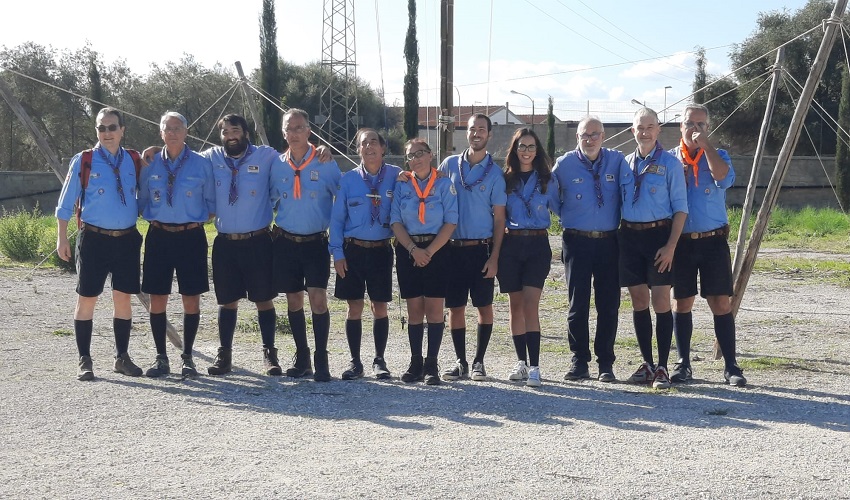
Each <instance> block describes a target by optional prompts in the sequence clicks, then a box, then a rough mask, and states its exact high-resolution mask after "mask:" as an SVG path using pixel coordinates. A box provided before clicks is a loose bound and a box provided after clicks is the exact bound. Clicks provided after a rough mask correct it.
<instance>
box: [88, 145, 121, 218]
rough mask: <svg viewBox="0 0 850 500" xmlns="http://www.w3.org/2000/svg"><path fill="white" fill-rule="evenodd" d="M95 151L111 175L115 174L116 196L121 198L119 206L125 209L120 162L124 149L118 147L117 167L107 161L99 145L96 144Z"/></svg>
mask: <svg viewBox="0 0 850 500" xmlns="http://www.w3.org/2000/svg"><path fill="white" fill-rule="evenodd" d="M95 149H97V152H98V153H100V157H101V158H103V161H105V162H106V164H107V165H109V167H110V168H111V169H112V173H113V174H115V182H116V183H117V184H118V196H119V197H120V198H121V204H122V205H124V206H125V207H126V206H127V199H126V198H125V197H124V187H123V186H122V185H121V162H122V161H124V148H122V147H120V146H119V147H118V155H117V157H118V160H117V162H118V164H117V165H113V164H112V160H110V159H109V155H107V154H106V153H104V152H103V147H101V145H100V143H98V145H97V147H96V148H95Z"/></svg>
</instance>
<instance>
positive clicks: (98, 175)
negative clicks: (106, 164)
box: [89, 172, 100, 179]
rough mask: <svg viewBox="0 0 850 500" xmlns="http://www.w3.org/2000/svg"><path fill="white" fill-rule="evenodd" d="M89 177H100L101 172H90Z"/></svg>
mask: <svg viewBox="0 0 850 500" xmlns="http://www.w3.org/2000/svg"><path fill="white" fill-rule="evenodd" d="M89 177H91V178H92V179H97V178H98V177H100V173H98V172H92V173H90V174H89Z"/></svg>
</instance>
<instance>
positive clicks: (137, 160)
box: [124, 148, 142, 183]
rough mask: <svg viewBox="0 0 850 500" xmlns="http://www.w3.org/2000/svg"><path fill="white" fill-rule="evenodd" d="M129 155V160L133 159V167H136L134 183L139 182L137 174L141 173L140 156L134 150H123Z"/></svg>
mask: <svg viewBox="0 0 850 500" xmlns="http://www.w3.org/2000/svg"><path fill="white" fill-rule="evenodd" d="M124 151H127V153H128V154H129V155H130V158H132V159H133V165H134V166H135V167H136V182H137V183H138V182H139V174H140V173H141V171H142V154H141V153H139V152H138V151H136V150H135V149H126V148H125V149H124Z"/></svg>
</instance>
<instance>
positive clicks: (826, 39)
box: [732, 0, 848, 314]
mask: <svg viewBox="0 0 850 500" xmlns="http://www.w3.org/2000/svg"><path fill="white" fill-rule="evenodd" d="M847 1H848V0H838V1H837V2H836V3H835V7H834V8H833V10H832V14H831V15H830V18H829V19H828V20H827V21H826V22H825V23H824V25H825V29H824V35H823V40H822V41H821V44H820V48H819V49H818V53H817V56H815V60H814V63H812V70H811V72H809V77H808V78H807V79H806V84H805V85H804V86H803V92H802V93H801V94H800V100H799V102H798V103H797V108H796V109H795V110H794V116H793V117H792V118H791V125H790V126H789V128H788V133H787V135H786V136H785V142H784V143H783V144H782V150H781V151H780V152H779V157H778V158H777V159H776V168H775V169H774V171H773V175H772V176H771V178H770V183H769V184H768V186H767V190H766V191H765V194H764V202H763V203H762V205H761V208H760V209H759V212H758V216H757V217H756V223H755V226H753V234H752V236H751V237H750V242H749V244H748V245H747V251H746V254H745V255H744V260H743V262H742V263H741V272H740V274H739V275H738V277H737V279H736V280H735V286H734V294H733V295H732V312H733V314H735V313H737V312H738V309H739V308H740V307H741V300H742V299H743V297H744V292H745V291H746V289H747V283H748V282H749V279H750V275H751V274H752V272H753V266H754V265H755V261H756V256H757V254H758V250H759V246H760V245H761V241H762V238H763V237H764V233H765V231H766V230H767V223H768V222H769V221H770V214H771V211H773V207H774V206H775V205H776V199H777V198H778V197H779V188H780V187H781V186H782V181H783V180H784V179H785V174H786V173H787V172H788V165H789V164H790V163H791V157H792V156H794V150H795V149H796V147H797V142H798V140H799V139H800V133H801V132H802V130H803V120H804V118H805V116H806V113H807V112H808V110H809V106H810V105H811V102H812V97H813V96H814V93H815V89H816V88H817V86H818V85H819V84H820V79H821V77H822V76H823V71H824V69H825V68H826V63H827V60H828V59H829V53H830V51H831V49H832V45H833V43H834V42H835V37H836V35H837V31H838V29H839V28H840V26H841V20H842V18H843V16H844V12H845V11H846V10H847Z"/></svg>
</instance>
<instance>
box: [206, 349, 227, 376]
mask: <svg viewBox="0 0 850 500" xmlns="http://www.w3.org/2000/svg"><path fill="white" fill-rule="evenodd" d="M232 363H233V349H229V348H227V347H219V348H218V354H216V356H215V361H213V364H212V366H210V367H208V368H207V373H209V374H210V375H224V374H225V373H230V370H232V369H233V364H232Z"/></svg>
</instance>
